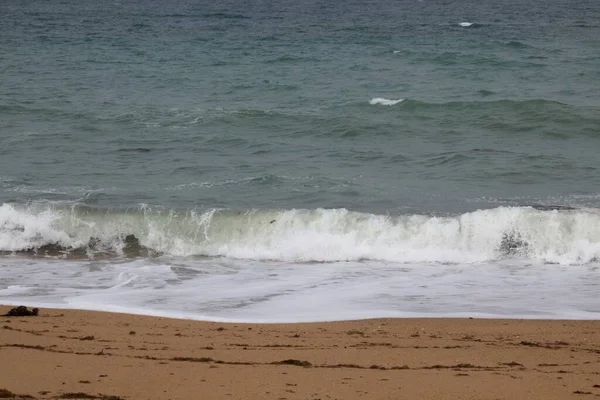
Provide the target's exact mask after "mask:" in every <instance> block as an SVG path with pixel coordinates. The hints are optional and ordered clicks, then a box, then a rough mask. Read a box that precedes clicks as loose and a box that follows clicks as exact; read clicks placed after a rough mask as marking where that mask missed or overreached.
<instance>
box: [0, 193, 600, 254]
mask: <svg viewBox="0 0 600 400" xmlns="http://www.w3.org/2000/svg"><path fill="white" fill-rule="evenodd" d="M0 252H3V253H5V254H6V253H22V252H25V253H31V254H37V255H51V256H65V257H68V256H70V255H74V256H86V257H96V256H102V255H113V256H126V257H127V256H133V257H136V256H143V257H146V256H160V255H169V256H209V257H229V258H238V259H255V260H281V261H295V262H335V261H351V260H378V261H387V262H400V263H405V262H433V263H474V262H483V261H493V260H496V259H502V258H510V257H516V258H525V259H535V260H539V261H543V262H549V263H561V264H574V263H577V264H582V263H593V262H598V260H599V259H600V213H599V212H596V211H595V210H594V209H569V208H560V207H559V208H558V209H556V208H553V207H546V208H544V209H537V208H534V207H500V208H494V209H489V210H478V211H474V212H469V213H465V214H461V215H456V216H449V217H436V216H427V215H398V216H389V215H376V214H368V213H360V212H353V211H348V210H346V209H315V210H304V209H292V210H249V211H244V212H237V211H232V210H217V209H212V210H206V211H199V210H173V209H165V208H151V207H138V208H135V209H127V210H102V209H96V208H91V207H88V206H83V205H76V206H72V207H59V206H56V205H48V204H44V205H42V204H31V205H28V206H19V205H14V204H3V205H2V206H0Z"/></svg>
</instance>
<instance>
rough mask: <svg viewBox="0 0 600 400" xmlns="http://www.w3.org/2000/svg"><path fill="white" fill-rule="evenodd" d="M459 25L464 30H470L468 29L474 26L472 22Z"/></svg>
mask: <svg viewBox="0 0 600 400" xmlns="http://www.w3.org/2000/svg"><path fill="white" fill-rule="evenodd" d="M458 25H460V26H462V27H463V28H468V27H470V26H472V25H473V23H472V22H461V23H459V24H458Z"/></svg>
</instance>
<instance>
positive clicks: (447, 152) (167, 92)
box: [0, 0, 600, 320]
mask: <svg viewBox="0 0 600 400" xmlns="http://www.w3.org/2000/svg"><path fill="white" fill-rule="evenodd" d="M0 32H2V34H1V35H0V71H1V72H0V78H1V79H0V253H2V254H3V255H0V271H2V272H1V273H0V276H1V277H2V281H3V282H5V284H4V286H2V283H0V300H1V301H3V302H11V301H13V300H14V301H24V299H25V300H27V299H29V298H32V299H34V300H31V301H34V302H35V301H37V302H38V303H39V302H40V301H42V300H44V301H46V302H47V303H48V304H53V305H59V306H60V305H61V304H62V305H65V304H66V305H69V304H70V305H71V306H76V305H79V306H81V307H87V308H90V307H92V308H94V307H95V308H101V309H106V308H110V307H126V306H131V307H134V308H135V311H136V312H142V313H143V312H146V313H151V312H159V313H160V312H161V311H157V310H174V309H176V310H180V311H181V310H182V307H183V306H182V305H181V304H180V303H177V302H176V301H175V300H174V299H175V298H176V297H177V296H176V295H175V294H174V293H175V292H173V293H172V292H170V290H171V289H173V288H172V287H171V286H169V285H176V284H175V283H173V282H180V280H181V279H184V278H182V276H185V277H186V278H185V279H184V280H185V281H186V282H187V280H188V278H189V277H195V278H194V279H191V278H190V279H189V280H190V282H191V283H190V285H191V289H189V290H190V291H192V292H193V291H194V290H195V289H198V288H205V286H203V285H206V284H207V283H206V281H204V280H203V279H204V278H205V277H208V278H210V279H221V278H223V277H228V276H229V277H230V278H231V280H227V279H225V278H223V279H225V280H224V281H219V284H218V287H219V288H220V289H219V292H220V293H223V292H227V290H231V291H232V292H231V293H234V292H235V293H236V295H235V296H233V295H232V297H227V298H225V299H220V300H217V297H218V296H217V294H214V296H216V297H211V296H208V298H204V297H203V298H201V299H200V298H198V300H197V301H196V302H193V301H192V302H191V305H189V307H187V308H186V312H188V313H189V314H186V316H188V317H196V318H221V317H223V318H234V319H240V318H241V319H243V315H244V312H247V311H248V310H246V309H245V308H244V307H242V308H241V309H242V311H241V313H242V314H236V313H235V312H233V311H231V310H234V309H236V310H237V309H238V308H239V307H241V306H239V304H238V303H235V302H233V303H232V302H231V301H229V300H227V299H230V298H236V299H238V298H241V299H242V300H240V301H241V302H242V303H243V304H247V305H248V307H254V306H257V304H263V305H264V304H266V306H264V308H260V307H259V309H258V311H256V314H255V315H254V316H253V317H252V318H254V319H255V320H270V319H273V320H277V319H281V315H279V314H278V311H277V310H278V307H279V306H275V305H273V304H271V303H269V301H266V302H265V301H263V300H261V301H258V300H257V301H256V302H255V301H254V300H253V299H256V298H262V297H260V296H262V295H264V296H267V297H265V298H266V299H270V298H271V297H269V296H280V295H281V296H283V295H285V294H286V293H290V292H289V291H290V290H292V289H291V288H290V287H289V286H288V284H287V283H286V284H284V283H283V282H288V281H289V282H288V283H290V282H291V285H292V286H291V287H292V288H295V289H293V290H292V291H294V290H295V292H294V296H298V299H297V301H294V302H292V303H294V304H298V305H299V304H301V303H302V302H304V303H305V304H306V299H307V298H309V297H310V296H317V298H321V297H319V295H315V294H314V293H313V292H311V290H312V289H310V290H309V289H306V288H305V289H302V287H303V286H302V284H300V282H304V283H306V284H307V285H308V286H307V287H309V288H320V289H319V290H321V289H323V288H325V287H329V286H328V285H330V284H331V282H329V280H328V279H330V278H331V277H328V278H325V277H323V276H322V275H321V274H323V273H324V272H323V271H347V273H346V272H344V273H341V275H340V276H336V277H335V279H334V278H331V279H334V282H336V283H335V285H334V286H335V287H336V288H339V290H337V291H336V290H334V291H332V292H327V291H324V293H325V292H327V293H329V296H333V298H330V299H328V302H329V304H337V303H336V302H335V301H334V299H338V300H339V304H343V307H342V306H341V305H340V306H339V307H338V306H333V305H332V306H331V307H330V308H329V309H327V310H325V309H324V308H323V307H322V304H321V305H316V304H315V307H314V308H310V307H309V308H308V309H306V310H304V309H302V310H300V309H299V310H298V314H297V319H303V320H311V318H312V319H323V318H325V319H327V318H335V316H336V315H341V314H339V311H340V309H344V310H348V312H347V313H345V314H344V315H345V317H347V318H352V317H365V316H382V315H383V316H386V315H397V313H400V314H402V313H403V312H404V313H408V314H410V313H416V314H415V315H440V314H442V315H449V314H453V315H454V314H457V313H458V314H460V313H464V312H474V313H480V314H482V315H503V316H517V315H521V316H523V315H527V316H531V315H533V316H536V315H541V316H548V317H558V316H562V317H565V316H571V317H589V316H590V315H597V313H598V312H599V310H600V304H599V303H598V300H597V299H596V296H595V295H594V293H597V290H598V286H599V285H600V277H599V276H598V269H597V266H598V260H599V259H600V224H598V222H599V221H600V220H599V219H598V218H599V217H598V213H597V210H596V209H597V208H598V207H599V202H600V191H599V189H598V188H599V187H600V174H599V172H600V162H599V161H598V150H599V149H600V39H599V38H600V4H599V3H598V2H597V1H593V0H587V1H578V2H566V1H558V0H551V1H528V2H526V3H525V2H520V1H512V0H510V1H509V0H501V1H496V2H487V1H483V2H482V1H432V0H422V1H418V0H414V1H407V0H402V1H396V2H391V1H376V2H366V1H352V2H343V3H340V2H331V1H330V2H327V1H305V2H291V1H277V2H268V1H267V2H259V3H253V2H243V1H241V0H234V1H225V2H218V3H215V2H191V1H186V0H181V1H169V2H160V1H153V0H140V1H102V2H96V1H90V0H84V1H53V2H48V1H28V2H22V1H16V0H7V1H3V2H2V3H1V4H0ZM539 205H546V206H547V205H560V206H569V207H573V208H574V209H573V210H569V209H561V210H539V209H536V208H531V207H529V206H536V207H537V206H539ZM126 235H135V237H136V238H137V240H139V243H137V242H136V243H135V245H134V247H135V248H134V249H133V250H132V249H131V248H129V247H128V246H129V244H128V242H127V240H126V239H125V237H126ZM48 246H50V247H52V249H53V250H52V251H49V252H48ZM36 252H37V253H38V256H42V255H43V254H45V256H44V257H33V258H32V257H30V256H31V255H32V254H35V253H36ZM24 253H25V254H24ZM24 255H26V256H27V258H22V257H23V256H24ZM82 257H83V258H84V259H86V260H87V261H85V260H83V261H82ZM23 260H27V261H26V264H22V262H23ZM15 263H16V264H15ZM315 263H316V264H315ZM348 263H350V264H348ZM15 265H19V267H15ZM24 265H27V267H25V266H24ZM156 265H160V266H161V267H160V268H158V267H157V268H158V269H157V270H155V269H153V266H154V267H156ZM223 265H224V266H223ZM315 265H321V266H322V268H321V269H319V268H318V267H315ZM553 265H555V266H556V268H554V267H552V266H553ZM119 266H122V267H123V268H126V271H125V270H123V271H119V268H120V267H119ZM138 267H140V268H138ZM163 267H164V271H163V270H162V269H161V268H163ZM27 268H30V270H28V269H27ZM81 268H84V269H85V270H88V269H89V270H90V271H97V270H96V269H94V268H99V269H100V270H102V269H105V270H106V273H105V274H104V275H102V274H101V276H97V275H95V273H89V274H84V275H85V277H82V278H81V279H82V281H81V282H84V283H81V285H83V287H86V288H90V287H94V286H95V285H99V283H98V282H112V283H113V285H112V286H111V285H110V284H108V283H106V287H105V286H102V285H100V286H98V290H101V291H102V290H105V289H106V290H108V289H107V288H113V289H111V290H112V292H109V294H110V293H113V292H115V291H116V289H114V287H113V286H115V285H117V286H118V287H119V288H126V287H127V285H128V284H129V283H127V284H125V283H124V282H129V281H128V280H127V279H129V278H127V279H126V278H124V276H126V275H127V274H130V273H131V274H133V275H131V276H130V278H131V279H133V281H131V282H134V281H135V280H136V279H140V280H142V281H144V282H146V281H145V280H144V279H146V278H148V279H150V281H148V282H154V283H148V282H146V283H144V284H140V286H136V287H135V290H134V289H131V290H133V292H131V293H138V292H137V291H138V290H141V291H143V293H144V294H143V295H141V294H139V293H138V294H139V296H138V295H133V294H131V296H133V298H136V299H139V303H135V302H134V301H133V300H132V298H129V297H128V298H127V300H123V299H121V298H120V297H119V299H120V300H117V298H118V296H116V297H115V296H113V297H111V296H110V295H108V294H107V295H106V296H104V295H103V297H102V298H101V299H97V300H95V302H89V301H88V302H85V301H83V300H81V298H80V297H81V296H83V295H86V296H87V295H88V294H89V293H87V292H86V293H83V292H82V291H81V290H83V289H77V288H78V286H77V284H75V283H74V284H73V285H74V286H73V285H71V284H67V283H65V282H73V276H79V275H78V274H82V270H81ZM144 268H145V269H144ZM177 268H184V270H185V271H187V272H186V273H184V274H183V275H181V274H178V273H177V272H176V271H179V270H177ZM222 268H224V269H222ZM356 268H358V270H356ZM271 269H273V270H274V271H276V272H267V271H271ZM27 271H29V273H32V272H33V271H37V272H36V274H39V275H40V276H46V275H45V274H52V273H55V274H58V275H57V276H61V277H62V278H63V279H61V280H56V281H54V280H49V279H47V277H46V278H44V279H41V278H40V281H37V280H35V281H33V282H29V281H28V280H27V279H24V276H28V272H27ZM52 271H53V272H52ZM131 271H136V272H135V273H133V272H131ZM144 271H146V272H147V273H148V274H150V275H144ZM149 271H153V272H149ZM156 271H163V275H162V276H163V278H160V279H159V278H158V276H161V273H158V272H156ZM174 271H175V272H174ZM190 271H191V272H190ZM224 271H225V272H224ZM252 271H254V272H256V273H257V274H258V275H257V276H258V277H260V278H258V277H255V278H256V285H257V286H256V287H257V288H260V290H259V292H261V293H262V294H261V295H260V296H258V295H257V296H258V297H253V296H254V295H253V294H251V293H254V292H252V291H251V290H250V291H249V292H246V291H245V289H244V285H243V284H242V283H240V281H239V279H240V277H241V276H246V275H245V274H248V273H250V274H252V273H253V272H252ZM299 271H300V272H299ZM352 271H354V272H352ZM356 271H360V272H356ZM374 271H377V273H375V272H374ZM425 271H429V272H425ZM435 271H438V272H435ZM439 271H442V272H439ZM485 271H488V272H489V274H487V275H486V273H485ZM515 271H517V272H515ZM42 272H43V273H42ZM88 272H89V271H88ZM430 272H431V273H430ZM155 273H156V275H154V274H155ZM269 273H274V274H275V275H277V276H280V278H281V281H280V283H281V285H277V284H274V283H272V282H270V278H269V276H270V275H269ZM332 273H333V272H332ZM337 273H338V272H335V274H337ZM439 273H441V274H442V275H439ZM446 273H448V274H450V275H449V276H452V277H453V278H452V279H445V278H442V276H445V275H444V274H446ZM520 273H523V274H525V275H524V276H521V275H519V274H520ZM64 274H66V275H64ZM70 274H75V275H70ZM123 274H124V275H123ZM173 274H174V275H173ZM223 274H224V275H223ZM420 274H424V275H420ZM454 274H456V275H454ZM514 274H517V276H520V278H522V279H524V280H525V281H527V277H528V276H530V275H529V274H533V275H532V276H533V277H535V278H534V279H533V280H534V281H537V282H545V283H544V284H543V285H529V286H528V287H520V286H518V285H517V286H518V287H517V286H515V282H514V281H513V277H514ZM127 276H129V275H127ZM134 276H135V277H137V278H133V277H134ZM150 276H151V277H152V278H150ZM299 276H302V278H299ZM424 276H426V278H424ZM142 277H145V278H142ZM460 277H462V278H461V279H462V280H461V279H459V278H460ZM201 278H202V279H201ZM208 278H207V279H208ZM392 278H393V279H400V280H401V281H402V282H404V283H402V285H404V284H405V283H406V282H408V283H407V285H408V286H402V287H403V288H404V289H403V290H405V289H407V288H408V287H410V288H412V287H413V286H414V287H419V288H421V289H418V290H416V293H413V294H412V295H411V296H412V297H410V298H408V297H406V298H403V300H402V299H400V300H398V299H397V297H395V296H397V294H396V290H397V287H398V286H394V285H393V284H392V283H391V282H392V281H393V279H392ZM438 278H439V279H438ZM455 278H456V279H458V280H454V279H455ZM121 279H124V280H121ZM154 279H158V281H160V282H162V283H160V284H159V283H157V282H158V281H155V280H154ZM248 279H249V280H250V281H253V280H252V279H250V278H248ZM423 279H424V280H425V281H427V282H428V284H422V282H421V281H422V280H423ZM49 282H54V283H52V284H50V283H49ZM131 282H130V283H131ZM253 282H254V281H253ZM261 282H262V284H263V286H260V285H261ZM294 282H295V283H296V284H295V286H294V284H293V283H294ZM307 282H311V283H310V284H309V283H307ZM327 282H329V283H327ZM417 282H420V283H419V284H417ZM465 282H471V283H468V284H466V283H465ZM490 282H496V283H495V284H493V285H492V286H491V287H490V286H489V285H488V284H489V283H490ZM561 282H562V283H563V285H562V286H561V285H560V284H559V283H561ZM131 284H133V283H131ZM65 285H66V286H65ZM197 285H199V286H197ZM311 285H312V286H311ZM465 285H466V286H465ZM588 285H591V286H588ZM3 287H4V289H3ZM357 287H364V288H365V292H364V293H362V294H364V296H365V297H364V298H363V297H361V298H360V300H357V299H347V298H346V297H344V296H345V294H344V293H346V294H347V291H348V290H350V288H354V289H352V290H353V291H354V292H355V293H358V292H360V291H358V292H357V289H356V288H357ZM471 287H475V288H485V290H484V289H474V290H475V291H474V292H473V293H471V294H472V295H473V296H474V297H473V298H477V300H473V301H471V302H467V303H466V304H463V303H462V302H456V300H457V299H458V297H461V296H462V297H465V296H466V293H467V292H466V291H467V288H471ZM157 288H163V289H161V290H163V292H161V294H160V295H159V294H157V293H159V292H157V291H156V290H158V289H157ZM169 288H170V289H169ZM194 288H195V289H194ZM366 288H370V289H368V290H367V289H366ZM394 288H396V289H394ZM536 288H537V289H536ZM73 290H74V292H72V291H73ZM90 290H91V289H90ZM153 290H154V291H153ZM173 290H175V289H173ZM198 290H200V289H198ZM257 290H258V289H257ZM411 290H412V289H411ZM469 290H470V289H469ZM478 290H480V291H483V290H484V291H485V293H491V294H490V295H489V296H487V297H486V296H483V298H480V297H479V294H481V293H480V292H479V291H478ZM65 291H66V292H68V293H70V294H69V295H68V296H67V295H64V293H65ZM164 291H166V293H170V295H166V294H165V292H164ZM263 291H264V293H263ZM563 291H564V292H566V293H573V292H577V293H578V296H580V297H581V298H580V297H577V298H576V299H574V300H573V302H572V303H573V304H571V303H569V304H568V305H566V303H565V306H564V307H562V304H561V303H560V302H558V304H555V303H554V302H553V303H552V304H551V305H550V306H548V302H547V299H548V298H556V297H557V296H560V293H563ZM41 293H43V294H44V296H49V297H44V298H42V297H40V296H42V295H41ZM49 293H53V294H49ZM102 293H104V292H102ZM127 293H129V292H127ZM309 293H312V294H309ZM335 293H337V295H339V297H335V296H336V294H335ZM442 293H446V295H444V296H445V297H444V296H442V295H441V294H442ZM494 293H496V294H497V293H505V295H498V296H500V297H499V298H498V297H494V296H495V295H494ZM517 293H518V296H520V298H525V299H528V301H527V302H524V303H520V304H515V302H514V301H513V300H511V298H512V299H514V298H515V296H516V294H517ZM436 294H437V295H439V296H442V297H440V298H438V297H436V296H437V295H436ZM15 296H16V297H15ZM23 296H24V297H23ZM70 296H72V297H70ZM128 296H129V295H128ZM390 296H391V297H390ZM415 296H416V297H415ZM419 296H424V297H425V298H428V299H429V302H428V301H425V302H424V303H421V300H419ZM573 296H575V295H573ZM466 297H467V298H469V296H466ZM75 298H77V299H79V300H74V299H75ZM390 298H392V299H396V300H397V301H396V300H394V301H391V300H390ZM563 298H564V297H563ZM69 299H70V300H69ZM341 299H344V300H343V301H342V300H341ZM415 299H417V300H415ZM236 301H237V300H236ZM565 301H566V300H565ZM134 303H135V304H134ZM217 303H218V304H221V305H222V306H214V307H213V306H212V305H210V304H213V305H214V304H217ZM234 303H235V304H238V305H236V306H235V307H234V305H233V304H234ZM132 304H133V305H132ZM269 304H271V305H269ZM440 304H442V305H443V307H442V306H440ZM478 305H479V306H478ZM238 306H239V307H238ZM236 307H238V308H236ZM257 307H258V306H257ZM285 307H286V309H287V310H290V307H291V306H290V304H287V303H286V306H285ZM188 308H189V309H188ZM228 310H229V311H228ZM164 312H167V311H164ZM169 312H171V311H169ZM589 313H592V314H589ZM594 313H596V314H594ZM283 315H284V316H286V315H287V314H285V313H284V314H283ZM293 315H294V314H293V313H292V314H291V316H289V315H287V316H288V317H289V319H291V320H294V316H293ZM411 315H412V314H411Z"/></svg>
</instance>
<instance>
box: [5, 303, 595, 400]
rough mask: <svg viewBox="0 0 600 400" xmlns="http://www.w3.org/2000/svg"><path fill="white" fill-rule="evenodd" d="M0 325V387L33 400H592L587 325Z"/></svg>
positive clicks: (26, 321) (135, 319)
mask: <svg viewBox="0 0 600 400" xmlns="http://www.w3.org/2000/svg"><path fill="white" fill-rule="evenodd" d="M11 307H12V306H0V312H1V313H2V314H4V313H5V312H7V311H8V310H9V309H10V308H11ZM0 321H2V324H1V325H2V329H0V357H1V358H2V359H3V360H6V361H8V362H4V363H1V364H0V389H6V390H8V391H9V392H12V393H15V394H21V395H23V394H26V395H30V396H33V397H34V398H38V399H47V398H57V397H59V396H65V395H67V396H69V395H70V396H72V395H73V394H74V393H79V394H80V395H81V396H83V395H84V394H85V395H88V396H95V397H96V398H102V396H116V397H114V398H113V400H116V399H117V398H122V399H190V398H209V399H222V398H232V399H315V400H316V399H318V398H321V399H336V398H337V399H355V398H356V399H358V398H373V399H397V398H408V399H412V398H415V399H446V398H447V399H453V398H454V399H455V398H460V399H470V398H473V399H490V400H491V399H514V398H528V399H568V398H594V397H600V373H599V372H598V371H600V335H599V334H598V332H600V321H598V320H524V319H478V318H393V319H389V318H387V319H368V320H354V321H339V322H312V323H291V324H283V323H268V324H256V323H239V322H238V323H236V322H228V323H225V322H206V321H205V322H203V321H194V320H185V319H175V318H164V317H152V316H142V315H131V314H122V313H108V312H99V311H82V310H72V309H40V315H39V316H37V317H35V316H31V317H1V318H0ZM63 398H64V397H63ZM70 398H84V397H70ZM88 398H89V397H88ZM104 398H105V399H108V398H110V397H104Z"/></svg>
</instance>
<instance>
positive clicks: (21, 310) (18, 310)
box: [2, 306, 40, 317]
mask: <svg viewBox="0 0 600 400" xmlns="http://www.w3.org/2000/svg"><path fill="white" fill-rule="evenodd" d="M39 312H40V309H39V308H34V309H32V310H31V311H29V310H28V309H27V307H25V306H18V307H15V308H11V309H10V310H9V311H8V312H7V313H6V314H3V315H2V316H3V317H37V315H38V314H39Z"/></svg>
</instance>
